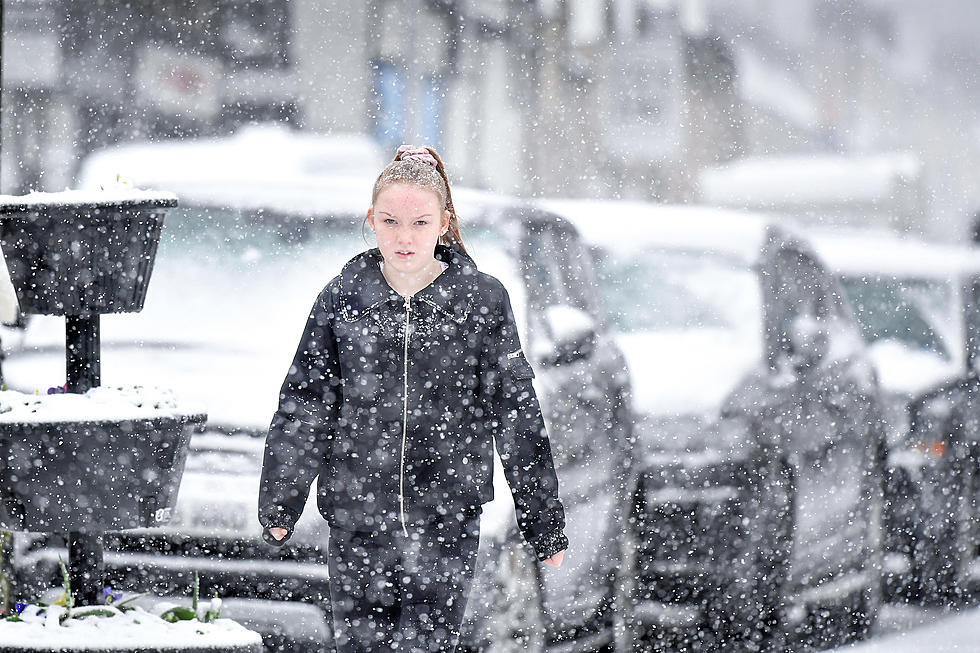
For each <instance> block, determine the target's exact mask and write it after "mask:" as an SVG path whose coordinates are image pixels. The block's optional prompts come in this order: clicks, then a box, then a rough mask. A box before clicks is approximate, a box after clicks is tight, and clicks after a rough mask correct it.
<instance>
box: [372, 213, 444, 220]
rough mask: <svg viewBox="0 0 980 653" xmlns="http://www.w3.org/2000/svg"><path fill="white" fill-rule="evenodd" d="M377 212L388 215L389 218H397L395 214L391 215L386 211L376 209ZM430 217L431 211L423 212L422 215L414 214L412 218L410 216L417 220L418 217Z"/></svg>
mask: <svg viewBox="0 0 980 653" xmlns="http://www.w3.org/2000/svg"><path fill="white" fill-rule="evenodd" d="M378 213H382V214H384V215H386V216H388V217H389V218H397V216H395V215H392V214H391V213H388V212H387V211H378ZM431 217H432V214H431V213H423V214H422V215H417V216H415V217H414V218H411V219H412V220H418V219H419V218H431Z"/></svg>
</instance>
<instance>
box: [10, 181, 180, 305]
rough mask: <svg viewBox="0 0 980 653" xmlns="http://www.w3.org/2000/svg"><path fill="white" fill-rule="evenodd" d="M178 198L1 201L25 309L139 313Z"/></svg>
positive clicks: (69, 196) (121, 193)
mask: <svg viewBox="0 0 980 653" xmlns="http://www.w3.org/2000/svg"><path fill="white" fill-rule="evenodd" d="M176 205H177V198H176V197H175V196H174V195H173V194H171V193H161V192H152V191H141V190H134V189H130V190H112V191H96V192H86V191H64V192H61V193H30V194H28V195H24V196H10V195H5V196H0V244H2V246H3V254H4V257H5V258H6V261H7V267H8V269H9V271H10V279H11V281H12V282H13V284H14V289H15V290H16V293H17V299H18V301H19V302H20V307H21V310H22V311H24V312H25V313H39V314H44V315H83V314H89V313H93V314H94V313H123V312H138V311H140V310H142V308H143V301H144V299H145V298H146V287H147V284H148V283H149V280H150V272H151V271H152V269H153V261H154V258H155V257H156V251H157V245H158V243H159V242H160V231H161V229H162V227H163V217H164V214H165V213H166V210H167V209H168V208H170V207H173V206H176Z"/></svg>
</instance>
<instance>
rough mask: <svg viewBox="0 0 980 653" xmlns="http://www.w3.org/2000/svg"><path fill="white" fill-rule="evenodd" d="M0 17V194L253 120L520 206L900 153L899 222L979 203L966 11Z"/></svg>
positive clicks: (929, 6)
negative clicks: (425, 148)
mask: <svg viewBox="0 0 980 653" xmlns="http://www.w3.org/2000/svg"><path fill="white" fill-rule="evenodd" d="M3 6H4V9H5V11H4V23H5V25H4V48H3V50H4V51H3V60H2V61H3V89H4V92H3V116H4V122H3V156H2V163H3V165H2V168H0V171H2V178H0V184H2V188H3V190H4V191H7V192H10V191H15V192H20V191H24V190H27V189H28V188H42V189H49V190H50V189H57V188H62V187H64V186H66V185H69V184H71V183H72V176H73V174H74V170H75V167H76V166H77V161H78V160H79V159H80V158H81V157H82V156H84V155H85V154H86V153H87V152H89V151H91V150H92V149H95V148H97V147H101V146H103V145H108V144H112V143H117V142H121V141H129V140H146V139H150V140H157V139H164V138H175V137H176V138H182V137H197V136H211V135H220V134H227V133H230V132H231V131H233V130H234V129H235V128H236V127H237V126H238V125H240V124H242V123H245V122H255V121H267V120H272V121H280V122H284V123H287V124H289V125H292V126H294V127H296V128H297V129H304V130H310V131H314V132H318V133H330V132H358V133H362V134H370V135H372V136H373V137H374V138H375V139H376V140H377V141H378V142H379V143H381V144H383V145H384V146H386V147H387V148H388V149H389V150H393V149H394V147H395V146H396V145H398V144H399V143H402V142H426V143H431V144H433V145H435V146H436V147H438V148H440V151H442V152H443V153H444V155H445V158H446V159H447V161H448V162H449V163H450V167H451V169H452V170H451V172H452V173H453V174H454V176H455V178H456V179H457V180H458V181H460V182H461V183H465V184H468V185H472V186H478V187H484V188H489V189H494V190H501V191H506V192H511V193H517V194H523V195H532V194H544V195H565V196H573V197H574V196H599V197H629V198H638V199H655V200H673V201H690V200H696V199H698V198H699V197H701V189H700V188H699V180H700V179H701V178H702V175H701V172H702V171H703V170H705V169H708V168H712V167H716V166H718V165H720V164H724V163H726V162H728V161H734V160H738V159H740V158H744V157H753V158H754V159H757V158H759V157H766V156H772V155H790V154H792V155H800V154H805V153H808V152H809V153H814V154H828V153H836V154H846V155H861V156H874V155H877V154H879V153H882V152H896V151H900V152H901V151H907V152H911V153H913V154H914V155H916V156H917V157H919V159H920V160H921V162H922V166H923V168H922V170H923V172H922V176H923V178H924V179H925V180H926V181H925V184H926V187H927V191H926V195H927V198H926V199H927V201H926V202H924V203H922V206H924V207H925V208H924V209H923V212H922V215H920V216H919V217H918V218H915V219H913V223H915V222H918V223H921V224H922V225H924V229H928V228H929V225H934V224H935V222H936V221H935V218H936V217H937V216H938V217H939V218H941V219H942V220H943V221H944V224H946V225H947V226H948V225H950V224H952V222H955V216H957V215H958V214H962V216H963V217H962V220H964V221H965V220H966V219H967V218H966V216H967V215H968V214H970V213H972V210H973V209H974V208H975V207H976V206H977V205H978V204H980V202H978V200H980V181H978V180H975V179H974V178H973V177H975V175H973V173H972V171H973V170H975V169H976V165H977V163H980V162H978V161H977V159H978V156H980V137H977V135H976V134H977V133H978V132H980V127H978V121H977V118H976V112H975V110H974V107H975V102H976V101H977V99H978V96H980V84H978V83H977V82H976V74H975V68H974V66H975V64H976V62H977V59H978V58H980V57H978V53H980V46H978V45H977V42H976V40H975V39H974V38H972V34H974V33H975V28H980V24H978V21H980V19H978V18H977V17H976V16H970V15H967V14H970V13H971V12H970V11H969V8H970V7H971V0H937V2H935V3H926V4H923V3H917V2H915V0H798V1H797V2H793V3H786V2H785V1H784V0H365V2H360V3H348V2H339V1H338V0H199V1H197V2H193V3H188V2H181V1H178V0H158V1H154V2H151V1H150V0H131V1H130V2H127V3H116V2H111V1H110V0H93V1H91V2H84V3H83V2H78V1H73V0H6V1H5V2H4V4H3ZM972 13H977V12H972ZM964 132H965V133H966V134H968V136H967V137H966V138H964V136H963V133H964ZM951 228H957V226H956V225H953V227H951ZM933 235H936V234H935V233H933Z"/></svg>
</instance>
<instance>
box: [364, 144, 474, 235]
mask: <svg viewBox="0 0 980 653" xmlns="http://www.w3.org/2000/svg"><path fill="white" fill-rule="evenodd" d="M423 147H424V149H426V150H428V152H429V154H431V155H432V158H433V159H435V161H436V165H435V166H434V167H433V166H432V165H431V164H429V163H426V162H425V161H420V160H419V159H418V158H414V157H413V158H405V159H403V158H402V154H401V153H398V154H396V155H395V158H394V160H392V162H391V163H389V164H388V165H387V166H385V169H384V170H382V171H381V174H379V175H378V178H377V179H376V180H375V182H374V190H373V191H372V193H371V206H374V203H375V202H376V201H377V199H378V194H379V193H381V191H383V190H384V189H385V188H388V187H389V186H394V185H395V184H410V185H412V186H415V187H417V188H422V189H424V190H428V191H432V192H433V193H435V194H436V195H438V196H439V201H440V202H441V203H442V208H443V209H445V210H447V211H449V227H448V228H447V229H446V233H445V234H442V235H441V236H439V241H438V242H439V243H440V244H442V245H448V246H454V247H457V248H459V249H460V250H462V251H463V252H466V247H464V246H463V236H462V234H461V233H460V230H459V220H458V219H457V217H456V208H455V207H454V206H453V195H452V191H451V190H450V189H449V177H447V176H446V167H445V166H444V165H443V163H442V158H441V157H440V156H439V153H438V152H436V151H435V149H433V148H431V147H429V146H428V145H426V146H423ZM365 220H366V219H365Z"/></svg>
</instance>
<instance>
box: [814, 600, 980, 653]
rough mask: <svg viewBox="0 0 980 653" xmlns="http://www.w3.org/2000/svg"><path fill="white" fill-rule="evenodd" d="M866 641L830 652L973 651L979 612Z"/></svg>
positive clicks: (948, 618) (979, 625) (958, 615)
mask: <svg viewBox="0 0 980 653" xmlns="http://www.w3.org/2000/svg"><path fill="white" fill-rule="evenodd" d="M903 631H904V632H897V633H895V634H891V635H885V636H883V637H876V638H874V639H872V640H870V641H867V642H863V643H859V644H853V645H850V646H845V647H841V648H838V649H834V652H833V653H922V652H923V651H928V652H929V653H966V652H967V651H976V650H977V649H978V645H977V633H978V632H980V610H975V609H974V610H968V611H965V612H963V613H961V614H957V615H954V616H951V617H946V618H943V619H940V620H938V621H936V622H935V623H932V624H929V625H926V626H920V627H918V628H914V629H911V630H906V629H904V628H903Z"/></svg>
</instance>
